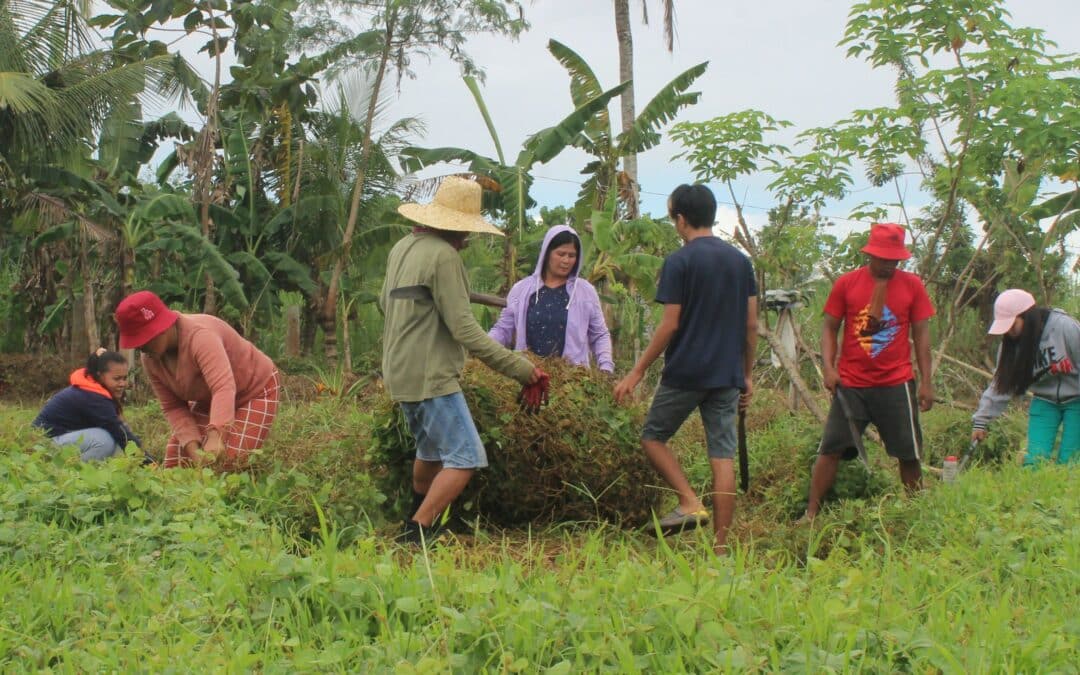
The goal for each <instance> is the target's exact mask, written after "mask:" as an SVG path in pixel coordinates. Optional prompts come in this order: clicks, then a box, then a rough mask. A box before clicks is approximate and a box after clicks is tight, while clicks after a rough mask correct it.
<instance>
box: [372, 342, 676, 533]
mask: <svg viewBox="0 0 1080 675" xmlns="http://www.w3.org/2000/svg"><path fill="white" fill-rule="evenodd" d="M537 363H539V364H540V367H541V368H542V369H543V370H544V371H545V372H547V373H549V374H550V375H551V393H550V402H549V403H548V405H546V406H545V407H544V408H543V409H542V410H541V411H540V412H539V413H538V414H535V415H529V414H527V413H525V412H523V411H522V410H520V408H519V406H518V403H517V395H518V392H519V390H520V385H518V384H517V383H515V382H513V381H512V380H509V379H507V378H505V377H503V376H501V375H498V374H496V373H494V372H492V371H491V370H490V369H488V368H486V367H484V366H482V365H480V364H478V363H476V362H469V363H468V364H467V365H466V368H465V373H464V376H463V377H462V382H461V384H462V389H463V390H464V393H465V399H466V400H467V401H468V404H469V410H470V411H471V412H472V415H473V419H474V420H475V422H476V427H477V429H478V430H479V432H480V437H481V438H482V439H483V441H484V447H485V448H486V449H487V455H488V462H489V465H490V466H489V467H488V468H487V469H485V470H483V471H478V472H477V473H476V476H475V477H474V478H473V480H472V481H471V482H470V484H469V486H468V487H467V488H466V490H465V492H464V493H463V494H462V495H461V497H460V498H459V499H458V500H457V502H456V503H455V504H454V506H453V507H452V509H451V510H452V511H453V512H456V513H458V514H462V515H464V516H473V515H479V516H482V517H483V518H484V519H486V520H488V521H490V522H493V523H497V524H499V525H520V524H523V523H526V522H534V523H535V522H544V521H563V522H565V521H596V520H605V521H613V522H619V523H623V524H627V525H639V524H643V523H645V522H647V521H648V519H649V518H650V516H651V511H652V510H653V509H655V508H657V505H658V504H659V502H660V499H661V498H662V496H663V492H662V490H661V489H660V488H659V487H658V486H657V477H656V473H655V472H654V471H653V469H652V467H651V466H650V465H649V463H648V460H647V459H646V458H645V455H644V454H643V453H642V452H641V450H640V446H639V442H638V438H639V435H640V432H641V425H642V422H643V419H644V411H645V408H644V405H643V404H640V403H638V404H634V405H632V406H627V407H622V406H618V405H616V404H615V402H614V400H613V399H612V397H611V386H612V383H611V380H610V379H609V377H608V376H607V375H605V374H603V373H600V372H598V371H595V370H593V371H590V370H586V369H584V368H576V367H573V366H569V365H566V364H565V363H564V362H562V360H560V359H551V360H543V361H539V360H537ZM372 436H373V438H372V448H371V457H370V464H371V467H372V470H373V472H375V475H376V482H377V486H378V487H379V489H380V491H381V492H382V493H383V494H385V495H386V496H387V497H388V498H389V500H390V502H391V504H394V505H395V507H396V508H397V509H399V510H401V511H402V513H403V509H404V507H405V505H406V504H407V503H408V500H409V497H410V494H411V492H410V486H411V478H410V477H411V475H412V462H413V458H414V457H415V454H416V447H415V445H414V442H413V439H412V436H411V435H410V433H409V430H408V425H407V424H406V423H405V419H404V417H403V416H402V413H401V408H400V406H398V405H396V404H393V403H392V402H391V401H390V399H389V397H387V396H385V395H383V396H382V397H380V399H379V400H378V401H377V402H376V405H375V420H374V425H373V434H372Z"/></svg>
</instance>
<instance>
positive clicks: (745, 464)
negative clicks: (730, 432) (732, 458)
mask: <svg viewBox="0 0 1080 675" xmlns="http://www.w3.org/2000/svg"><path fill="white" fill-rule="evenodd" d="M739 487H741V488H742V491H743V494H746V491H747V490H749V489H750V456H749V455H748V454H747V452H746V411H745V410H740V411H739Z"/></svg>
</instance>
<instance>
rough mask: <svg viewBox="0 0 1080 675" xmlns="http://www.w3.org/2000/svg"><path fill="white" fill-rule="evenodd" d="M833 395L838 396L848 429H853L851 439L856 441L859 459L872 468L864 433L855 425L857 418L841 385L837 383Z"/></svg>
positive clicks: (837, 399) (867, 467)
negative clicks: (852, 412) (852, 413)
mask: <svg viewBox="0 0 1080 675" xmlns="http://www.w3.org/2000/svg"><path fill="white" fill-rule="evenodd" d="M833 396H835V397H836V401H837V402H838V403H839V404H840V410H841V411H843V413H844V418H845V419H846V420H847V424H848V430H849V431H851V440H853V441H854V442H855V449H856V450H857V451H858V452H859V461H861V462H862V463H863V466H865V467H866V470H867V471H869V470H870V458H869V457H867V456H866V446H865V445H863V440H862V434H860V433H859V430H858V428H856V427H855V418H854V417H852V415H851V408H849V407H848V404H847V399H845V398H844V394H843V392H842V391H841V388H840V385H839V384H837V385H836V391H835V392H833Z"/></svg>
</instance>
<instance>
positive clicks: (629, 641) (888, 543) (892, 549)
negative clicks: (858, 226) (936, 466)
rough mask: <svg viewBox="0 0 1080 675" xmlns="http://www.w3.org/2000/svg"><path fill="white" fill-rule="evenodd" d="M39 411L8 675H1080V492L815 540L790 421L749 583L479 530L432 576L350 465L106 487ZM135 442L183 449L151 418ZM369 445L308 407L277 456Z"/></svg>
mask: <svg viewBox="0 0 1080 675" xmlns="http://www.w3.org/2000/svg"><path fill="white" fill-rule="evenodd" d="M34 412H35V411H33V410H30V409H27V408H15V407H10V406H8V407H2V406H0V429H2V431H0V448H2V449H3V451H2V454H0V667H2V669H3V670H4V671H5V672H11V671H29V670H35V671H37V670H51V671H53V672H76V671H77V672H103V671H105V672H131V671H148V672H205V671H227V672H233V671H247V670H256V671H261V672H311V671H353V672H355V671H367V672H385V671H390V672H400V673H412V672H447V671H454V672H463V673H465V672H477V671H489V672H551V673H570V672H582V671H616V672H646V671H647V672H681V671H703V672H705V671H707V672H717V671H778V670H779V671H785V672H830V671H844V672H847V671H856V672H857V671H862V672H875V673H877V672H919V673H927V672H939V671H940V672H1024V673H1029V672H1055V673H1070V672H1072V673H1075V672H1080V671H1078V666H1077V663H1078V661H1077V659H1076V653H1077V651H1078V648H1080V618H1078V617H1077V613H1076V607H1077V604H1078V602H1080V520H1078V518H1077V513H1078V507H1077V504H1080V481H1078V480H1077V475H1076V469H1075V468H1073V469H1067V468H1062V467H1047V468H1044V469H1041V470H1038V471H1029V470H1023V469H1021V468H1019V467H1017V466H1015V465H1014V464H1013V463H1011V462H1005V463H1003V464H1001V465H999V466H995V467H987V466H977V467H975V468H974V469H973V470H971V471H969V472H967V473H965V474H964V475H962V476H961V478H960V480H959V481H958V482H957V483H955V484H951V485H942V484H939V483H937V481H936V480H934V479H933V478H932V477H930V476H928V481H927V482H928V489H927V490H926V491H925V492H924V493H922V494H920V495H918V496H916V497H914V498H905V497H901V496H897V495H896V490H894V489H893V488H894V487H895V485H896V480H895V478H894V477H893V476H892V473H893V472H892V470H891V467H888V465H887V464H885V463H884V460H882V461H881V463H880V464H879V465H878V466H877V467H876V469H875V474H876V475H877V476H878V478H877V480H879V481H882V482H883V489H881V490H879V491H878V493H877V496H875V497H874V498H869V499H848V500H843V501H839V502H837V503H835V504H834V505H833V506H831V507H830V508H829V510H828V511H827V512H826V513H825V514H824V515H823V516H822V517H821V518H819V519H818V521H817V522H816V524H815V526H814V527H813V529H809V528H808V529H799V528H796V527H795V526H794V525H793V524H792V522H791V518H790V513H791V511H792V506H791V503H792V502H793V501H797V500H798V498H799V494H800V493H801V492H802V491H803V490H804V489H805V484H804V480H803V479H804V478H805V476H803V475H802V474H803V472H801V471H798V470H795V469H790V468H785V467H791V466H801V464H800V462H801V461H802V460H798V461H795V460H793V459H792V458H794V457H796V456H805V453H806V449H805V445H806V443H808V442H812V440H813V437H814V435H815V433H816V432H815V427H814V425H812V424H809V423H808V422H807V421H806V420H805V419H803V418H797V417H791V416H787V415H784V416H780V417H777V418H776V419H774V420H771V421H766V422H764V423H761V424H758V425H756V426H755V428H754V429H753V431H752V433H751V447H752V449H753V458H752V467H753V469H754V472H755V484H754V487H753V489H752V491H751V495H750V496H748V497H745V498H742V497H741V498H740V501H739V512H738V513H737V514H736V527H735V536H736V538H737V543H736V544H735V546H734V551H733V554H732V555H731V556H730V557H728V558H722V559H720V558H715V557H714V556H713V555H712V554H711V553H710V552H709V551H710V547H709V545H708V541H707V538H706V537H705V535H703V534H700V533H691V534H685V535H683V536H681V537H678V538H671V539H669V540H666V541H664V540H661V541H659V542H658V541H657V540H656V539H654V538H652V537H651V536H648V535H646V534H643V533H640V532H629V531H625V530H621V529H619V528H617V527H615V526H612V525H609V524H595V523H573V524H559V525H543V526H537V528H536V529H534V530H532V531H529V530H513V531H500V530H496V529H491V528H484V527H477V528H476V529H475V530H474V531H473V532H472V533H468V534H464V535H461V536H459V537H457V538H456V539H454V540H452V541H451V542H450V543H449V544H448V545H446V546H443V547H441V548H439V549H437V550H436V551H434V552H432V553H430V554H425V553H423V552H415V551H413V550H408V549H403V548H399V547H397V546H395V545H393V544H392V543H390V542H389V537H388V536H387V534H388V532H390V531H392V529H393V524H392V523H388V522H386V521H385V520H384V516H383V514H382V512H381V510H380V496H379V495H378V494H377V493H376V492H375V491H374V490H373V489H372V488H371V483H370V481H369V480H368V479H367V476H365V475H355V476H344V477H343V476H333V475H332V474H333V467H334V466H339V465H341V462H339V461H338V460H334V462H333V464H331V465H325V464H324V465H318V467H317V468H311V469H310V470H308V471H307V472H305V470H304V469H303V467H299V468H297V467H295V466H294V467H293V468H292V469H286V468H283V467H282V466H281V465H270V464H267V465H266V466H270V467H271V468H267V469H265V470H263V471H261V472H258V473H257V475H256V476H254V477H253V476H249V475H236V476H228V477H221V476H216V475H213V474H211V473H209V472H196V471H193V470H176V471H168V472H160V471H153V470H146V469H143V468H141V467H139V466H138V465H137V462H136V461H135V459H134V458H133V459H123V460H117V461H112V462H108V463H103V464H97V465H84V464H80V463H79V462H78V460H77V458H75V457H74V456H73V454H71V453H69V452H63V451H56V450H54V449H52V448H51V447H50V446H49V445H48V444H47V443H45V442H43V441H42V439H41V437H40V436H39V435H38V434H36V433H34V432H32V431H30V430H28V429H27V428H26V426H27V424H28V422H29V420H30V419H31V418H32V417H33V414H34ZM131 417H132V419H133V420H134V421H135V422H136V425H137V428H139V429H140V430H145V432H144V433H145V435H146V436H147V438H149V439H151V440H154V441H155V442H156V441H159V440H160V439H161V438H162V437H163V434H164V427H163V426H161V425H160V422H159V421H157V419H156V411H155V410H154V409H153V407H152V406H148V407H147V408H145V409H137V410H133V411H131ZM965 420H966V413H962V412H956V411H949V410H941V411H940V412H939V411H934V412H932V413H931V414H930V415H928V416H927V418H926V421H925V428H926V430H927V434H928V437H929V439H930V445H931V446H933V445H934V444H935V443H937V444H939V445H940V444H942V443H944V441H945V440H946V437H948V440H949V442H950V443H952V444H954V445H955V444H957V443H960V444H961V445H962V443H963V438H962V437H960V438H959V440H957V436H958V434H960V431H962V430H963V427H964V426H965V424H966V422H965ZM367 421H368V418H367V416H366V413H364V412H362V411H359V410H358V409H357V407H356V406H355V404H354V403H350V402H343V401H340V400H336V399H331V400H325V401H318V402H313V403H310V404H302V405H300V404H290V405H287V406H285V408H284V410H283V413H282V416H281V419H280V422H279V426H278V428H276V429H275V438H274V442H273V444H271V446H270V448H268V451H269V452H277V453H280V454H281V455H283V456H284V455H286V454H288V453H289V452H291V453H293V454H294V455H296V454H297V453H299V454H301V455H303V453H304V452H306V453H307V455H312V454H318V453H319V452H326V453H331V455H330V456H333V457H337V456H339V455H355V456H359V457H360V458H361V460H362V454H363V450H362V448H363V447H364V440H365V438H366V431H365V430H364V424H365V423H366V422H367ZM1019 422H1020V420H1018V419H1012V420H1011V421H1010V422H1009V423H1008V424H1006V425H1005V426H1006V427H1007V428H1010V429H1011V430H1012V431H1011V432H1010V433H1014V432H1015V429H1016V428H1017V425H1018V424H1019ZM1009 425H1011V427H1010V426H1009ZM958 429H959V430H960V431H958ZM791 439H798V442H792V441H791ZM303 448H307V449H306V450H303ZM320 449H321V450H320ZM333 453H337V454H336V455H335V454H333ZM876 454H877V455H878V458H879V459H880V455H881V453H880V451H877V453H876ZM342 461H343V460H342ZM356 466H362V461H361V462H360V463H358V464H357V465H356ZM703 466H704V462H703V460H700V458H699V459H698V460H697V461H695V462H693V463H692V465H691V469H690V471H691V474H692V475H694V476H695V477H702V476H704V473H703V471H705V470H706V469H703ZM348 470H349V471H350V472H351V473H363V471H362V469H356V468H355V467H353V468H349V469H348ZM316 504H318V505H319V506H318V507H316V506H315V505H316ZM322 513H330V514H334V515H333V516H332V519H331V520H329V522H328V519H327V518H325V517H323V518H320V517H319V515H320V514H322ZM313 514H314V515H313Z"/></svg>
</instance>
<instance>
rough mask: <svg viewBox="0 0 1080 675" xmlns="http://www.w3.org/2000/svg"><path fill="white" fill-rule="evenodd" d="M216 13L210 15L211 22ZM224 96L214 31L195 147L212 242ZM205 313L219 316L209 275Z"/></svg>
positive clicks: (198, 188) (202, 209)
mask: <svg viewBox="0 0 1080 675" xmlns="http://www.w3.org/2000/svg"><path fill="white" fill-rule="evenodd" d="M212 17H213V12H211V18H212ZM220 94H221V51H220V49H219V48H218V33H217V29H214V87H213V88H212V89H211V90H210V97H209V99H208V100H207V102H206V124H205V125H203V128H202V132H201V133H200V134H199V139H198V141H197V143H198V145H197V146H196V150H195V152H196V155H195V162H194V164H195V203H196V204H198V205H199V223H200V224H201V226H202V233H203V236H204V237H206V238H207V239H212V236H213V225H212V223H211V222H210V181H211V179H212V178H213V176H214V158H215V155H216V154H217V135H218V129H217V107H218V97H219V96H220ZM203 313H204V314H217V292H216V291H215V288H214V279H213V277H211V276H210V274H209V273H207V274H206V297H205V298H204V299H203Z"/></svg>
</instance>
